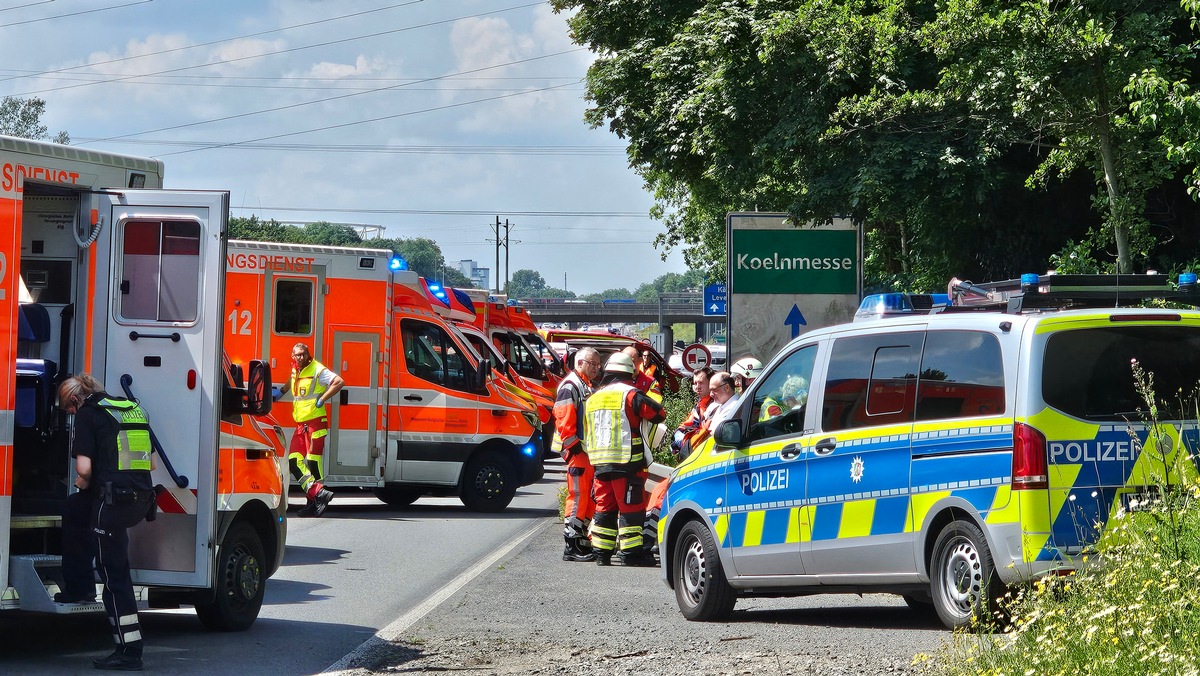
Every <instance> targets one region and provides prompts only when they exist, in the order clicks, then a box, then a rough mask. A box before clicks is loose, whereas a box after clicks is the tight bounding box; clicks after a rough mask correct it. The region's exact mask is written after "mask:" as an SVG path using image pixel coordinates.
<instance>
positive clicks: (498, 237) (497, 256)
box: [496, 216, 508, 293]
mask: <svg viewBox="0 0 1200 676" xmlns="http://www.w3.org/2000/svg"><path fill="white" fill-rule="evenodd" d="M504 250H505V252H507V251H508V247H507V245H506V246H505V247H504ZM496 293H500V217H499V216H496Z"/></svg>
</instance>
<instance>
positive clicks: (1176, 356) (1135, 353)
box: [1042, 323, 1200, 421]
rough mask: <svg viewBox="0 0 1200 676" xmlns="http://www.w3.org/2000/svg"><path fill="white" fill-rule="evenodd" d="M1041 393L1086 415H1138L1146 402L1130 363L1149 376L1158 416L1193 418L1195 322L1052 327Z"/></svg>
mask: <svg viewBox="0 0 1200 676" xmlns="http://www.w3.org/2000/svg"><path fill="white" fill-rule="evenodd" d="M1043 362H1044V366H1043V372H1042V398H1043V399H1044V400H1045V402H1046V403H1047V404H1049V405H1050V406H1053V407H1054V408H1056V409H1058V410H1060V411H1062V412H1063V413H1066V414H1068V415H1072V416H1075V417H1077V418H1083V419H1085V420H1127V421H1129V420H1137V419H1139V418H1140V417H1141V416H1140V414H1139V413H1138V410H1139V409H1142V410H1145V409H1146V408H1147V404H1146V402H1145V401H1144V400H1143V398H1142V396H1141V395H1140V394H1139V393H1138V391H1137V383H1136V382H1135V379H1134V363H1135V362H1136V364H1137V365H1138V366H1139V367H1140V368H1141V369H1142V370H1143V371H1144V372H1145V373H1147V374H1152V376H1153V379H1154V388H1153V389H1154V393H1155V398H1156V399H1157V405H1158V407H1159V417H1160V419H1166V420H1181V419H1195V416H1196V408H1195V404H1196V395H1197V384H1198V383H1200V327H1196V326H1184V325H1180V324H1175V323H1173V324H1170V325H1163V324H1156V325H1152V326H1103V327H1099V328H1094V329H1079V330H1073V331H1060V332H1057V333H1054V334H1052V335H1051V336H1050V338H1049V339H1048V340H1047V341H1046V354H1045V358H1044V360H1043Z"/></svg>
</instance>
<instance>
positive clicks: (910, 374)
mask: <svg viewBox="0 0 1200 676" xmlns="http://www.w3.org/2000/svg"><path fill="white" fill-rule="evenodd" d="M923 339H924V333H923V332H920V331H910V332H905V333H890V334H881V335H867V336H850V337H847V338H839V339H837V340H835V341H834V343H833V350H832V352H831V353H830V357H829V372H828V374H827V376H826V380H825V392H824V398H823V400H822V402H821V429H823V430H825V431H827V432H833V431H836V430H843V429H850V428H855V427H865V426H868V425H889V424H894V423H900V422H911V421H912V420H913V413H914V409H915V404H916V386H917V370H918V368H920V362H921V345H922V342H923Z"/></svg>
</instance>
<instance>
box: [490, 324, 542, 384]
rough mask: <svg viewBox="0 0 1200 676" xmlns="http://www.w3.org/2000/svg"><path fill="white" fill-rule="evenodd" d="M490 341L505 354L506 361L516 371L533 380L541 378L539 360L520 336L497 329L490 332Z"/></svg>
mask: <svg viewBox="0 0 1200 676" xmlns="http://www.w3.org/2000/svg"><path fill="white" fill-rule="evenodd" d="M492 341H493V342H495V343H497V346H498V347H499V348H500V351H501V352H502V353H503V354H505V355H507V357H508V362H509V363H510V364H512V366H513V368H515V369H516V370H517V373H519V374H521V375H522V376H525V377H526V378H533V379H535V380H540V379H541V378H542V365H541V360H540V359H538V358H537V357H535V356H534V353H533V350H531V349H529V345H527V344H526V343H525V341H524V340H521V336H519V335H518V334H516V333H511V332H509V333H505V332H500V331H497V332H496V333H493V334H492Z"/></svg>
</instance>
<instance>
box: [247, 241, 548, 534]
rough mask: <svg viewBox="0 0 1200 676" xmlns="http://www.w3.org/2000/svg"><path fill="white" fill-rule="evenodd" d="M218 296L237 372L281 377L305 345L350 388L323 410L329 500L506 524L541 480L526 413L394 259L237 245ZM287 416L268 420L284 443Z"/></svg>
mask: <svg viewBox="0 0 1200 676" xmlns="http://www.w3.org/2000/svg"><path fill="white" fill-rule="evenodd" d="M226 284H227V286H228V288H227V291H226V295H225V335H226V342H227V345H228V348H227V349H228V350H229V352H230V354H231V355H234V358H235V359H236V358H238V357H239V356H243V355H255V354H262V355H267V359H268V360H269V363H270V364H271V366H272V367H274V368H277V369H286V368H290V366H289V365H290V359H291V357H290V355H291V350H292V347H293V346H294V345H295V344H297V343H304V344H305V345H307V346H308V347H309V349H310V350H311V352H312V354H313V356H314V358H316V359H317V360H318V361H320V362H321V363H323V364H325V365H326V366H327V367H328V368H330V369H333V370H334V371H335V372H337V373H338V374H339V375H340V376H341V377H342V379H343V380H345V382H346V386H345V387H344V388H343V389H342V390H341V392H340V393H339V394H338V397H339V398H338V399H336V400H335V401H336V403H334V404H333V405H332V406H331V407H330V418H329V436H328V438H327V441H326V447H325V455H324V463H323V464H324V471H325V477H324V478H323V481H324V482H325V484H326V485H327V486H331V487H335V488H337V487H361V488H369V489H371V490H373V491H374V493H375V495H376V497H378V498H379V499H380V500H383V501H384V502H386V503H388V504H391V505H408V504H411V503H412V502H414V501H415V500H417V499H418V498H419V497H421V496H422V495H427V494H431V495H457V496H459V497H460V498H461V499H462V501H463V504H465V505H466V506H467V507H468V508H470V509H473V510H476V511H500V510H503V509H504V508H505V507H507V506H508V504H509V503H510V502H511V501H512V498H513V496H514V495H515V493H516V490H517V488H518V487H520V486H525V485H528V484H531V483H533V482H535V481H537V480H538V479H540V478H541V476H542V471H543V470H542V462H541V457H540V453H539V452H538V448H539V444H540V443H541V442H540V439H539V436H540V433H539V429H540V427H541V425H540V421H539V419H538V414H537V412H536V410H535V409H534V406H533V404H532V403H531V401H530V400H529V399H528V398H527V397H521V396H518V395H517V394H515V393H513V392H512V391H511V389H510V388H508V387H505V386H504V384H503V382H502V380H501V379H500V378H498V377H496V376H495V374H493V373H492V371H491V368H490V364H489V362H487V361H485V360H481V359H480V355H479V354H478V353H477V352H476V351H475V349H474V348H472V347H471V345H470V344H469V343H468V342H467V341H466V340H465V338H464V337H463V336H462V335H461V334H460V333H459V332H458V331H457V330H456V329H455V328H454V326H453V325H452V324H451V323H450V322H448V321H447V320H446V319H444V318H443V317H442V316H440V315H438V314H437V313H436V312H434V309H433V307H432V306H431V304H430V301H429V298H428V297H427V295H426V288H427V285H426V283H425V282H424V280H422V279H421V278H420V277H419V276H418V275H417V274H416V273H415V272H411V271H408V270H399V269H393V265H392V253H391V252H390V251H386V250H382V249H366V248H350V247H330V246H313V245H302V244H276V243H264V242H247V241H237V240H234V241H231V242H230V243H229V253H228V256H227V258H226ZM280 380H281V381H282V380H284V378H283V377H281V378H280ZM289 402H290V396H289V395H288V394H285V395H284V399H282V400H280V403H279V405H277V407H276V412H275V415H276V416H277V418H278V419H279V420H280V421H281V422H282V424H283V425H284V427H285V428H287V434H288V435H289V438H290V435H291V432H292V429H294V426H293V425H292V420H291V411H290V408H291V406H290V403H289Z"/></svg>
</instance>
